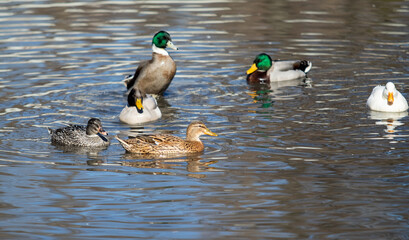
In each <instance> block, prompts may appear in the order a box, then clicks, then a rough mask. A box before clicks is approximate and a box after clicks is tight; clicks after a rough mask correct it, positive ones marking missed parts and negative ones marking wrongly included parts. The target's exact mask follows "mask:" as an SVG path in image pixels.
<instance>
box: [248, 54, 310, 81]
mask: <svg viewBox="0 0 409 240" xmlns="http://www.w3.org/2000/svg"><path fill="white" fill-rule="evenodd" d="M311 67H312V63H311V62H309V61H306V60H300V61H281V60H274V61H273V60H272V59H271V57H270V56H269V55H267V54H265V53H261V54H259V55H257V57H256V58H255V59H254V62H253V65H252V66H251V67H250V69H249V70H247V82H248V83H259V82H265V83H269V82H279V81H287V80H294V79H300V78H305V77H306V76H307V73H308V72H309V71H310V70H311Z"/></svg>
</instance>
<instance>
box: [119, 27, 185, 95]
mask: <svg viewBox="0 0 409 240" xmlns="http://www.w3.org/2000/svg"><path fill="white" fill-rule="evenodd" d="M166 47H169V48H172V49H175V50H177V49H178V48H177V47H176V46H175V45H173V43H172V39H171V38H170V35H169V33H167V32H165V31H159V32H158V33H156V34H155V36H153V39H152V51H153V53H152V59H151V60H149V61H143V62H141V63H140V64H139V66H138V68H137V69H136V71H135V74H134V75H131V76H129V77H127V78H126V79H125V80H124V83H125V86H126V88H127V89H128V90H129V89H131V88H132V87H133V86H136V87H137V88H139V89H140V90H141V91H143V92H145V93H147V94H158V95H159V94H163V93H164V92H165V90H166V89H167V88H168V87H169V85H170V83H171V81H172V79H173V77H174V76H175V73H176V63H175V62H174V61H173V59H172V57H170V56H169V53H168V52H167V51H166V50H165V48H166Z"/></svg>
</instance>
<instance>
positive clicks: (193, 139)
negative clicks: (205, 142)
mask: <svg viewBox="0 0 409 240" xmlns="http://www.w3.org/2000/svg"><path fill="white" fill-rule="evenodd" d="M199 137H200V136H199V135H196V134H188V133H187V134H186V141H191V142H202V141H200V138H199Z"/></svg>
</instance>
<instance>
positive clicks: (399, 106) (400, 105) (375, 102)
mask: <svg viewBox="0 0 409 240" xmlns="http://www.w3.org/2000/svg"><path fill="white" fill-rule="evenodd" d="M366 105H368V107H369V108H370V109H371V110H373V111H379V112H404V111H406V110H408V102H407V101H406V99H405V97H404V96H403V95H402V94H401V93H400V92H399V91H398V90H396V88H395V84H393V83H392V82H388V83H387V84H386V85H385V86H381V85H379V86H376V87H374V89H373V90H372V93H371V95H370V96H369V98H368V101H367V102H366Z"/></svg>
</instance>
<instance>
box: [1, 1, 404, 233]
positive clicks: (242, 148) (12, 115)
mask: <svg viewBox="0 0 409 240" xmlns="http://www.w3.org/2000/svg"><path fill="white" fill-rule="evenodd" d="M408 19H409V1H407V0H403V1H381V0H358V1H342V0H328V1H318V0H280V1H269V0H264V1H263V0H251V1H250V0H239V1H230V0H209V1H166V0H163V1H160V0H157V1H156V0H152V1H132V0H121V1H109V0H108V1H93V0H80V1H61V0H55V1H52V0H50V1H47V0H39V1H29V0H17V1H15V0H3V1H1V3H0V59H1V62H0V89H1V90H0V100H1V101H0V119H1V121H0V179H1V181H0V192H1V193H0V196H1V198H0V203H1V209H0V219H1V225H0V238H1V239H119V238H121V239H135V238H140V239H224V238H229V239H263V238H276V239H408V238H409V219H408V218H409V211H408V209H409V201H408V197H409V191H408V190H409V189H408V183H409V177H408V176H409V173H408V171H409V164H408V158H409V151H408V137H409V126H408V117H407V113H402V114H395V115H390V114H380V113H376V112H370V111H369V110H368V109H367V107H366V100H367V98H368V96H369V94H370V93H371V91H372V88H373V87H374V86H376V85H378V84H385V83H386V82H388V81H393V82H394V83H395V84H396V86H397V88H398V90H399V91H401V92H402V94H403V95H404V96H405V97H406V98H408V97H409V88H408V86H409V84H408V83H407V82H408V80H409V64H408V62H409V58H408V52H409V26H408ZM159 30H166V31H168V32H169V33H170V34H171V36H172V40H173V42H174V44H175V45H176V46H178V47H179V50H178V51H174V50H169V53H170V55H171V56H172V57H173V58H174V60H175V61H176V64H177V73H176V76H175V78H174V80H173V82H172V84H171V85H170V87H169V89H168V90H167V92H166V93H165V95H164V96H163V97H161V98H160V99H159V107H160V108H161V110H162V114H163V117H162V118H161V119H160V120H158V121H155V122H151V123H148V124H143V125H140V126H136V127H130V126H128V125H125V124H121V123H120V122H119V120H118V115H119V113H120V111H121V110H122V108H123V107H124V106H125V104H126V96H125V88H124V86H123V84H122V82H121V81H122V79H123V77H124V76H126V75H128V74H132V73H133V72H134V70H135V68H136V66H137V65H138V62H140V61H142V60H146V59H150V57H151V47H150V44H151V39H152V36H153V35H154V33H156V32H157V31H159ZM261 52H266V53H268V54H270V55H271V56H272V57H273V59H283V60H291V59H307V60H310V61H312V62H313V68H312V70H311V72H310V73H309V78H308V79H307V80H305V81H289V82H283V83H280V84H273V85H271V87H270V88H268V89H267V88H265V87H264V88H255V87H253V86H248V85H247V83H246V80H245V79H246V75H245V71H246V70H247V69H248V68H249V67H250V65H251V64H252V62H253V60H254V57H255V56H256V55H257V54H258V53H261ZM90 117H98V118H100V119H101V120H102V123H103V126H104V128H105V130H107V131H108V132H109V134H110V135H109V136H110V138H111V139H112V144H111V146H110V147H109V148H107V149H105V150H101V151H89V150H81V149H67V148H60V147H56V146H54V145H51V144H50V138H49V136H48V131H47V127H50V128H58V127H62V126H65V125H66V124H69V123H75V124H82V125H85V124H86V122H87V120H88V119H89V118H90ZM193 120H202V121H203V122H205V123H206V125H207V126H208V127H209V129H211V130H212V131H213V132H215V133H218V134H219V136H218V137H208V136H204V137H202V140H203V142H204V144H205V151H204V153H203V154H200V155H198V156H194V157H185V158H173V159H161V160H152V159H136V158H135V157H134V156H132V155H129V154H126V153H125V151H124V150H123V148H122V147H121V146H120V145H119V143H118V142H117V141H116V140H115V139H113V136H115V135H117V134H119V135H121V136H126V135H129V136H132V135H137V134H139V133H171V134H174V135H177V136H184V134H185V132H186V127H187V125H188V124H189V123H190V122H191V121H193Z"/></svg>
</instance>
